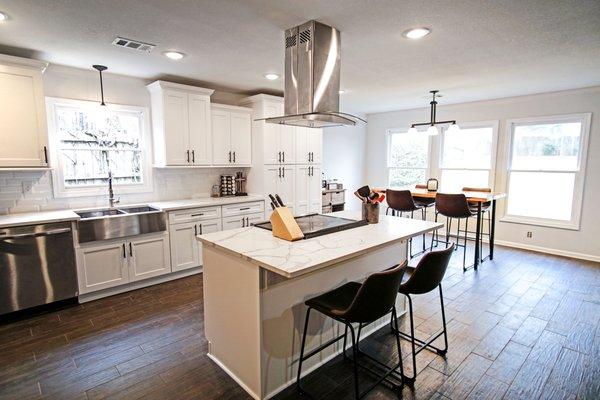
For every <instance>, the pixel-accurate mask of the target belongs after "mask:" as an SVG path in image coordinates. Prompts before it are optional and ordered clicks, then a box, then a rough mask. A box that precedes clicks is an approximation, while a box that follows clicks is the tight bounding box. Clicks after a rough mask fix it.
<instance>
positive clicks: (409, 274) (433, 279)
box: [391, 244, 454, 385]
mask: <svg viewBox="0 0 600 400" xmlns="http://www.w3.org/2000/svg"><path fill="white" fill-rule="evenodd" d="M453 251H454V244H452V245H451V246H450V247H448V248H446V249H445V250H439V251H431V252H429V253H427V254H425V255H424V256H423V258H421V260H420V261H419V263H418V264H417V266H416V267H406V273H405V278H406V280H404V279H403V282H402V284H401V285H400V288H399V290H398V291H399V292H400V293H401V294H403V295H405V296H406V297H407V298H408V316H409V319H410V334H407V333H404V332H400V331H398V327H397V325H396V324H395V323H394V321H392V323H391V326H392V332H396V333H398V334H399V335H400V337H401V338H402V339H407V340H409V341H410V342H411V346H412V364H413V373H412V377H408V376H404V378H405V380H406V383H407V384H409V385H412V383H414V381H415V379H416V377H417V354H419V353H420V352H421V351H422V350H423V349H428V350H433V351H435V352H436V353H437V354H439V355H442V356H443V355H445V354H446V351H448V335H447V333H446V313H445V311H444V296H443V293H442V279H443V278H444V274H445V273H446V268H448V262H449V261H450V257H451V256H452V252H453ZM436 288H438V289H439V292H440V306H441V309H442V330H441V331H440V332H438V333H437V334H433V335H431V336H430V337H429V339H426V340H421V339H418V338H416V337H415V323H414V320H413V304H412V297H411V295H418V294H425V293H429V292H431V291H433V290H435V289H436ZM441 335H444V348H443V349H440V348H437V347H435V346H433V345H432V344H431V343H432V342H433V341H434V340H436V339H437V338H439V337H440V336H441ZM416 344H418V345H419V347H418V348H417V347H416Z"/></svg>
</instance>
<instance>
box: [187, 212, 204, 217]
mask: <svg viewBox="0 0 600 400" xmlns="http://www.w3.org/2000/svg"><path fill="white" fill-rule="evenodd" d="M203 215H204V213H198V214H191V215H190V217H201V216H203Z"/></svg>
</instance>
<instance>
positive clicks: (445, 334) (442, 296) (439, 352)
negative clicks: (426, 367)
mask: <svg viewBox="0 0 600 400" xmlns="http://www.w3.org/2000/svg"><path fill="white" fill-rule="evenodd" d="M439 288H440V306H441V307H442V325H443V329H444V348H443V349H440V350H438V354H439V355H442V356H443V355H446V352H447V351H448V333H447V331H446V311H445V310H444V294H443V293H442V284H441V283H440V285H439Z"/></svg>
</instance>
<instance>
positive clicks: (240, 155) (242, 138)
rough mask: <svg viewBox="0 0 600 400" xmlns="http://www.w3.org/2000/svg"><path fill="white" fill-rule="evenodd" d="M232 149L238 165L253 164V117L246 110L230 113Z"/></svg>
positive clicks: (235, 162)
mask: <svg viewBox="0 0 600 400" xmlns="http://www.w3.org/2000/svg"><path fill="white" fill-rule="evenodd" d="M230 118H231V122H230V126H231V150H232V151H233V152H234V154H233V162H234V164H236V165H250V164H252V118H251V117H250V114H248V113H245V112H235V111H233V112H231V113H230Z"/></svg>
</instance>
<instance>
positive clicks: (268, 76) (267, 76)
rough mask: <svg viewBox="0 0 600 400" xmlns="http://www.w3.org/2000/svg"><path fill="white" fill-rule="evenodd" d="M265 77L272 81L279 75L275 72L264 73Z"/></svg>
mask: <svg viewBox="0 0 600 400" xmlns="http://www.w3.org/2000/svg"><path fill="white" fill-rule="evenodd" d="M265 78H267V79H268V80H270V81H274V80H275V79H278V78H279V75H277V74H265Z"/></svg>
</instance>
